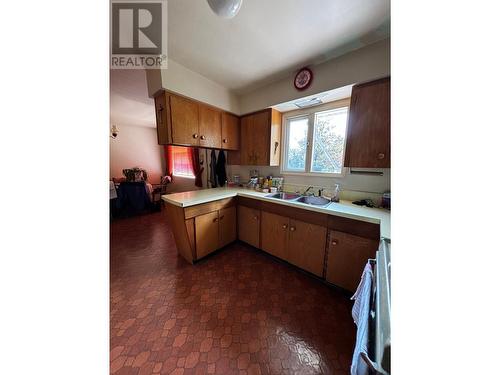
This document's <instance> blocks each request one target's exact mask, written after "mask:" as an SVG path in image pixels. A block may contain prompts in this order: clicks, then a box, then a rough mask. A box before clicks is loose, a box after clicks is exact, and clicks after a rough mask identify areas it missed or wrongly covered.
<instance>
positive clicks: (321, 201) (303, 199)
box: [266, 193, 331, 207]
mask: <svg viewBox="0 0 500 375" xmlns="http://www.w3.org/2000/svg"><path fill="white" fill-rule="evenodd" d="M266 197H267V198H274V199H281V200H285V201H289V202H300V203H305V204H310V205H313V206H320V207H326V206H327V205H329V204H330V203H331V201H330V200H329V199H326V198H323V197H315V196H309V195H300V194H294V193H273V194H268V195H266Z"/></svg>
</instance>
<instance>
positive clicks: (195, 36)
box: [110, 0, 390, 128]
mask: <svg viewBox="0 0 500 375" xmlns="http://www.w3.org/2000/svg"><path fill="white" fill-rule="evenodd" d="M167 4H168V57H169V59H172V60H175V61H176V62H177V63H179V64H181V65H183V66H184V67H186V68H188V69H191V70H193V71H195V72H197V73H199V74H201V75H203V76H205V77H206V78H208V79H210V80H212V81H214V82H217V83H219V84H221V85H222V86H224V87H227V88H229V89H230V90H232V91H233V92H234V93H235V94H237V95H243V94H245V93H249V92H251V91H253V90H255V89H257V88H259V87H261V86H264V85H266V84H269V83H270V82H273V81H276V80H279V79H282V78H285V77H287V76H289V75H290V74H291V73H292V72H294V71H296V70H297V69H298V68H300V67H302V66H306V65H312V64H318V63H321V62H323V61H326V60H328V59H331V58H334V57H337V56H340V55H342V54H345V53H347V52H349V51H351V50H354V49H358V48H361V47H363V46H365V45H369V44H372V43H375V42H377V41H379V40H382V39H385V38H387V37H388V36H389V34H390V30H389V24H390V18H389V17H390V1H389V0H370V1H367V0H314V1H312V0H272V1H270V0H243V5H242V6H241V9H240V12H239V13H238V15H237V16H236V17H235V18H233V19H230V20H228V19H223V18H220V17H217V16H216V15H215V14H214V13H212V11H211V10H210V8H209V6H208V3H207V2H206V0H168V3H167ZM110 77H111V93H110V120H111V124H115V125H117V126H118V128H119V127H120V126H122V125H133V126H143V127H151V128H154V127H155V112H154V102H153V100H152V99H151V98H149V96H148V90H147V84H146V74H145V72H144V71H143V70H110ZM349 90H350V87H349ZM344 91H345V90H344ZM344 91H335V92H331V93H329V95H330V96H331V97H326V98H324V99H323V101H324V102H326V101H330V100H335V99H338V98H339V96H343V97H346V96H349V93H346V92H344ZM295 108H296V107H295V105H293V103H284V104H283V108H280V109H281V110H282V111H286V110H291V109H295Z"/></svg>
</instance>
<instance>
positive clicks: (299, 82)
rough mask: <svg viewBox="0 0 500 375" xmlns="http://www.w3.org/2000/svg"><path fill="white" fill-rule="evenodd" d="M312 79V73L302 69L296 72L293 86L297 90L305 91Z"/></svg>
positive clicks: (309, 70) (307, 69)
mask: <svg viewBox="0 0 500 375" xmlns="http://www.w3.org/2000/svg"><path fill="white" fill-rule="evenodd" d="M312 79H313V72H312V71H311V69H309V68H302V69H300V70H299V71H298V72H297V75H296V76H295V79H294V80H293V84H294V86H295V88H296V89H297V90H300V91H302V90H305V89H307V88H308V87H309V86H310V85H311V83H312Z"/></svg>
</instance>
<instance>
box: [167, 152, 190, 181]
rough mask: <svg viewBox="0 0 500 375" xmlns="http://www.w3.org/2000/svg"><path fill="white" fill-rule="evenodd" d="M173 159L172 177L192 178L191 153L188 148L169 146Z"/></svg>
mask: <svg viewBox="0 0 500 375" xmlns="http://www.w3.org/2000/svg"><path fill="white" fill-rule="evenodd" d="M171 147H172V158H173V167H174V170H173V175H174V176H180V177H187V178H194V173H193V166H192V162H191V153H190V150H189V148H188V147H182V146H171Z"/></svg>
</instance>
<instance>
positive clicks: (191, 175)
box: [171, 145, 196, 180]
mask: <svg viewBox="0 0 500 375" xmlns="http://www.w3.org/2000/svg"><path fill="white" fill-rule="evenodd" d="M171 147H176V148H181V147H182V148H183V149H184V150H185V151H186V153H187V154H189V152H190V151H189V149H188V147H187V146H176V145H171ZM176 156H177V157H178V155H176V152H175V150H174V149H172V152H171V157H172V176H173V177H178V178H186V179H190V180H194V179H195V178H196V176H195V175H194V172H193V171H191V174H189V175H188V174H184V173H179V172H176V171H175V158H176ZM189 157H190V156H189ZM191 169H192V167H191Z"/></svg>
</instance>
